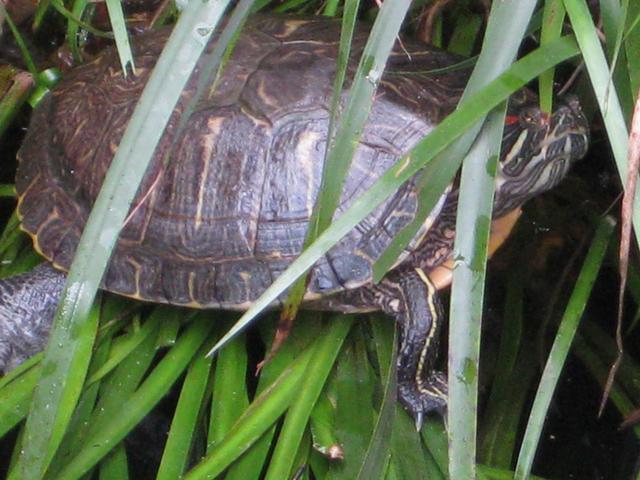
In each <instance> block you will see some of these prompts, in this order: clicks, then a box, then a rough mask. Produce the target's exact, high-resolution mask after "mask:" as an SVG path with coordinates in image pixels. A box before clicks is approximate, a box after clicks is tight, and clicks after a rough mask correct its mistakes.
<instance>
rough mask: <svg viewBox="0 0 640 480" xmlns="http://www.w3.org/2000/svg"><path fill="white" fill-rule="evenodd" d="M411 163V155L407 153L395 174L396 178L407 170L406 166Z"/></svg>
mask: <svg viewBox="0 0 640 480" xmlns="http://www.w3.org/2000/svg"><path fill="white" fill-rule="evenodd" d="M410 163H411V155H407V156H406V157H404V159H403V160H402V164H401V165H400V166H399V167H398V170H397V171H396V173H395V174H394V176H395V177H396V178H398V177H399V176H400V174H401V173H402V172H403V171H405V170H406V168H407V167H408V166H409V164H410Z"/></svg>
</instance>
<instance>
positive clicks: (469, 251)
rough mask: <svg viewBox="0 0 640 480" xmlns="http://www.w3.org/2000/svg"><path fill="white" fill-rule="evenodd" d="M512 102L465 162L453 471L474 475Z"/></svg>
mask: <svg viewBox="0 0 640 480" xmlns="http://www.w3.org/2000/svg"><path fill="white" fill-rule="evenodd" d="M505 111H506V105H505V106H504V107H502V108H499V109H496V111H495V112H492V113H491V114H490V115H489V118H488V119H487V123H486V124H485V126H484V127H483V129H482V131H481V132H480V135H479V137H478V139H477V140H476V143H475V144H474V146H473V148H472V149H471V151H470V152H469V155H468V156H467V158H466V159H465V162H464V164H463V166H462V176H461V182H460V197H459V200H458V215H457V217H456V232H458V234H456V239H455V245H454V251H455V252H456V256H457V258H459V259H464V260H460V261H458V262H456V266H455V268H454V270H453V285H452V287H451V314H450V321H449V323H450V326H449V328H450V334H449V362H448V363H449V402H448V417H447V418H448V422H449V440H450V451H449V455H450V456H449V472H450V474H451V476H452V477H453V478H474V477H475V475H476V471H475V461H476V460H475V459H476V438H477V407H478V372H479V369H478V365H479V361H480V327H481V325H482V312H483V300H484V282H485V274H486V262H487V253H488V244H489V233H490V228H491V213H492V210H493V193H494V189H495V174H496V170H497V166H498V159H499V157H500V140H501V138H502V127H503V125H504V115H505Z"/></svg>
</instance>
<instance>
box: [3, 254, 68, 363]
mask: <svg viewBox="0 0 640 480" xmlns="http://www.w3.org/2000/svg"><path fill="white" fill-rule="evenodd" d="M65 280H66V275H65V274H64V273H62V272H60V271H58V270H56V269H55V268H53V267H52V266H51V265H50V264H49V263H43V264H41V265H39V266H37V267H35V268H34V269H32V270H30V271H28V272H25V273H22V274H20V275H14V276H12V277H8V278H4V279H2V280H0V372H2V371H4V372H8V371H9V370H11V369H13V368H15V367H17V366H18V365H20V363H22V362H23V361H25V360H26V359H27V358H29V357H30V356H32V355H34V354H36V353H38V352H39V351H41V350H42V349H43V348H44V346H45V345H46V343H47V340H48V338H49V329H50V328H51V323H52V321H53V317H54V315H55V312H56V308H57V306H58V301H59V299H60V296H61V294H62V290H63V288H64V283H65Z"/></svg>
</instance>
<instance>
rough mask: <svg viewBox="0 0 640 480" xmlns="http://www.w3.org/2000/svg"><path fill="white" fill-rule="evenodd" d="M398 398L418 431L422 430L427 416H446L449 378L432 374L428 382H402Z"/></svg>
mask: <svg viewBox="0 0 640 480" xmlns="http://www.w3.org/2000/svg"><path fill="white" fill-rule="evenodd" d="M398 397H399V399H400V402H401V403H402V405H403V406H404V408H405V409H406V410H407V411H408V412H409V413H410V414H411V416H412V417H413V419H414V420H415V422H416V429H417V430H418V431H420V430H421V429H422V422H423V420H424V417H425V415H428V414H430V413H437V414H438V415H442V416H444V415H445V413H446V411H447V378H446V376H445V375H444V374H443V373H442V372H432V373H431V375H429V378H427V379H426V380H424V381H422V382H420V383H416V382H400V383H399V384H398Z"/></svg>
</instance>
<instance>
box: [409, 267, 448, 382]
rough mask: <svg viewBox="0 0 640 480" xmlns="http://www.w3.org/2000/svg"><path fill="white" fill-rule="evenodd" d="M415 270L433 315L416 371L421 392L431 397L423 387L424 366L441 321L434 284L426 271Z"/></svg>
mask: <svg viewBox="0 0 640 480" xmlns="http://www.w3.org/2000/svg"><path fill="white" fill-rule="evenodd" d="M415 270H416V273H417V274H418V276H419V277H420V279H421V280H422V282H423V283H424V284H425V286H426V287H427V303H428V308H429V312H430V314H431V326H430V328H429V332H428V333H427V338H426V339H425V342H424V345H423V347H422V350H421V351H420V360H419V361H418V369H417V370H416V378H415V382H416V385H417V387H418V390H419V391H420V392H422V393H428V394H430V395H431V394H433V392H432V391H431V390H427V389H425V388H424V387H423V386H422V372H423V370H424V364H425V361H426V358H427V353H428V351H429V347H430V346H431V342H432V341H433V339H434V338H435V336H436V330H437V326H438V322H439V321H440V319H439V318H438V309H437V308H436V303H435V295H436V288H435V286H434V285H433V283H431V280H429V277H428V276H427V274H426V273H424V271H423V270H422V269H421V268H416V269H415ZM434 390H435V391H436V395H442V392H439V391H438V390H437V389H435V388H434Z"/></svg>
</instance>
